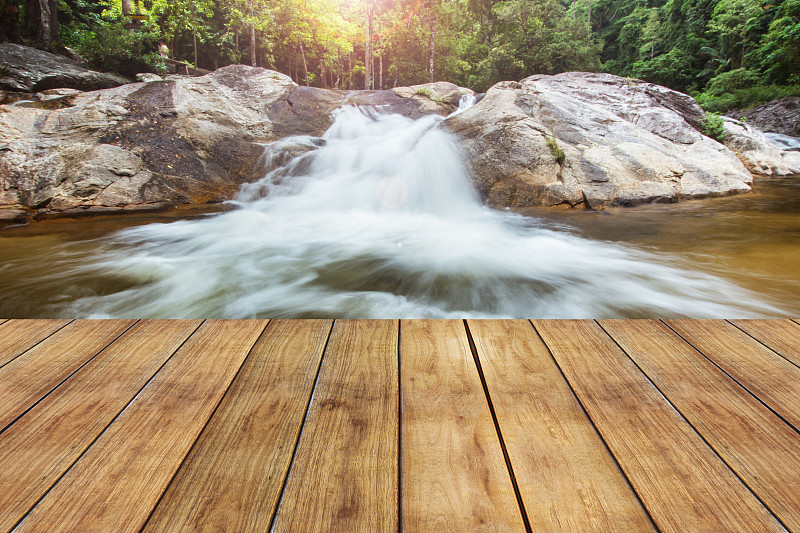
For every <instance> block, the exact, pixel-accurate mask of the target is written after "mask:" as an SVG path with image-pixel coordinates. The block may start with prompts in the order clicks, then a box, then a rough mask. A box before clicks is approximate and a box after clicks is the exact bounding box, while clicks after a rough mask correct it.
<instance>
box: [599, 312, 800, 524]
mask: <svg viewBox="0 0 800 533" xmlns="http://www.w3.org/2000/svg"><path fill="white" fill-rule="evenodd" d="M600 325H601V326H602V327H603V328H604V329H605V330H606V332H608V333H609V334H610V335H611V336H612V337H613V338H614V340H615V341H616V342H617V343H618V344H619V345H620V346H621V347H622V348H623V349H624V350H625V351H626V352H627V353H628V355H629V356H630V357H631V358H632V359H633V360H634V361H635V362H636V364H637V365H639V367H640V368H641V369H642V370H643V371H644V373H645V374H647V376H648V377H649V378H650V379H651V380H652V381H653V383H654V384H655V385H656V386H657V387H658V388H659V390H661V392H662V393H664V395H666V397H667V398H669V400H670V401H671V402H672V404H673V405H674V406H675V407H676V408H677V409H678V410H679V411H680V412H681V413H682V414H683V416H685V417H686V418H687V420H688V421H689V422H691V424H692V425H693V426H694V428H695V429H697V431H698V432H699V433H700V434H701V435H702V436H703V437H704V438H705V439H706V441H707V442H708V443H709V444H710V445H711V446H712V447H713V448H714V449H715V450H716V451H717V453H718V454H719V455H720V456H721V457H722V458H723V459H724V460H725V462H726V463H727V464H728V465H730V467H731V468H732V469H733V470H734V471H735V472H736V473H737V474H738V475H739V477H740V478H742V479H743V480H744V482H745V483H747V485H748V486H749V487H750V488H751V489H752V490H753V492H755V493H756V494H757V495H758V496H759V498H760V499H761V501H763V502H764V503H765V504H766V505H767V506H768V507H769V508H770V509H771V510H772V512H773V513H774V514H775V515H776V516H778V517H779V518H780V519H781V521H782V522H783V523H784V524H785V525H787V526H788V527H789V529H791V530H794V531H800V434H798V433H797V432H796V431H794V430H793V429H792V428H790V427H789V426H788V425H787V424H786V423H785V422H784V421H783V420H781V419H780V418H778V417H777V416H775V415H774V414H773V413H772V412H770V411H769V410H768V409H766V408H765V407H764V406H763V405H762V404H761V403H760V402H759V401H758V400H756V399H755V398H754V397H753V396H752V395H751V394H749V393H748V392H747V391H746V390H744V389H743V388H742V387H740V386H739V385H737V384H736V383H735V382H734V381H733V380H731V379H730V378H729V377H728V376H727V375H726V374H725V373H724V372H722V371H721V370H720V369H719V368H717V367H716V366H714V364H713V363H711V362H710V361H709V360H708V359H706V358H705V357H703V356H702V355H701V354H699V353H698V352H697V350H695V349H694V348H692V347H691V346H690V345H688V344H687V343H686V342H685V341H684V340H683V339H681V338H680V337H678V336H677V335H675V333H673V332H672V331H671V330H670V329H669V328H668V327H667V326H665V325H664V324H662V323H661V322H659V321H657V320H647V321H644V320H603V321H601V322H600Z"/></svg>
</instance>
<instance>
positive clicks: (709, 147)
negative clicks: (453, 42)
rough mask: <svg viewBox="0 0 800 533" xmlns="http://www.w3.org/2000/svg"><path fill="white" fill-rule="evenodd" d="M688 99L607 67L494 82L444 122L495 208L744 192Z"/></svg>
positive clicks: (744, 178)
mask: <svg viewBox="0 0 800 533" xmlns="http://www.w3.org/2000/svg"><path fill="white" fill-rule="evenodd" d="M703 116H704V113H703V110H702V109H701V108H700V107H699V106H698V105H697V103H696V102H695V101H694V100H693V99H692V98H691V97H689V96H687V95H685V94H682V93H678V92H676V91H672V90H670V89H667V88H665V87H661V86H658V85H654V84H650V83H644V82H641V81H638V80H632V79H628V78H621V77H618V76H613V75H611V74H588V73H576V72H573V73H565V74H559V75H556V76H545V75H536V76H531V77H529V78H525V79H524V80H522V81H521V82H519V83H517V82H501V83H499V84H497V85H495V86H494V87H492V88H491V89H490V90H489V91H488V92H487V93H486V96H484V98H483V99H482V100H481V101H480V102H479V103H478V104H476V105H475V106H473V107H471V108H470V109H467V110H466V111H464V112H462V113H459V114H456V115H454V116H452V117H450V118H448V119H447V120H445V121H444V124H445V125H446V126H447V127H448V128H449V129H450V130H451V131H452V132H453V133H455V134H456V135H457V136H458V137H459V139H460V140H461V146H462V148H463V150H464V153H465V154H466V156H467V161H468V163H469V165H470V167H471V169H472V173H473V178H474V181H475V184H476V186H477V188H478V190H479V191H480V193H481V194H482V195H483V197H484V198H485V199H486V201H487V202H488V203H489V204H490V205H492V206H496V207H500V206H519V207H522V206H534V205H559V204H564V205H570V206H577V205H583V206H586V207H599V206H613V205H635V204H640V203H645V202H673V201H677V200H678V199H681V198H697V197H705V196H718V195H725V194H731V193H736V192H744V191H748V190H750V185H749V184H750V183H751V182H752V176H751V175H750V173H749V172H748V171H747V169H746V168H745V167H744V166H743V165H742V163H741V162H740V161H739V159H737V157H736V155H735V154H734V153H733V152H732V151H731V150H729V149H728V148H726V147H725V146H723V145H722V144H720V143H718V142H716V141H714V140H712V139H710V138H708V137H706V136H704V135H702V134H701V133H700V132H699V131H698V128H700V125H701V123H702V119H703Z"/></svg>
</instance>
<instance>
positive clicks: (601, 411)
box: [533, 320, 783, 533]
mask: <svg viewBox="0 0 800 533" xmlns="http://www.w3.org/2000/svg"><path fill="white" fill-rule="evenodd" d="M533 323H534V326H535V327H536V329H537V330H538V331H539V333H540V334H541V336H542V338H543V340H544V341H545V344H547V346H548V348H549V349H550V351H551V352H552V354H553V356H554V357H555V359H556V361H557V362H558V364H559V366H560V367H561V369H562V370H563V372H564V375H565V376H566V377H567V379H568V380H569V382H570V383H571V385H572V387H573V389H574V390H575V393H576V394H577V396H578V398H579V399H580V400H581V402H582V403H583V405H584V407H585V408H586V410H587V412H588V413H589V416H591V417H592V420H593V421H594V423H595V425H596V426H597V428H598V431H600V433H601V434H602V436H603V438H604V439H605V441H606V443H608V446H609V448H610V449H611V451H612V453H614V455H615V457H616V458H617V461H618V462H619V464H620V465H621V467H622V468H623V470H624V471H625V473H626V474H627V476H628V479H630V481H631V483H632V484H633V487H634V489H635V490H636V492H637V493H638V494H639V496H640V498H641V499H642V501H643V503H644V505H645V506H646V507H647V509H648V510H649V512H650V515H651V516H652V518H653V520H654V522H655V523H656V525H657V527H658V529H659V530H660V531H662V532H676V533H690V532H707V531H725V532H730V533H733V532H742V533H748V532H752V531H765V532H766V531H775V532H778V531H782V530H783V528H782V527H781V525H780V524H779V523H778V522H777V520H776V519H775V518H774V517H773V516H772V515H771V514H770V513H769V512H768V511H767V509H766V508H765V507H764V506H763V505H761V503H759V502H758V500H757V499H756V498H755V497H753V495H752V494H751V493H750V491H749V490H748V489H747V488H746V487H745V486H744V485H743V484H742V483H741V481H740V480H739V479H738V478H737V477H736V476H735V475H734V474H733V472H731V471H730V469H728V467H727V466H726V465H725V464H724V463H723V462H722V461H721V460H720V459H719V457H718V456H717V455H716V454H715V453H714V452H713V451H712V450H711V449H710V448H709V447H708V446H707V445H706V444H705V443H704V442H703V441H702V440H701V439H700V437H699V436H698V435H697V434H696V433H695V432H694V431H693V430H692V428H691V427H690V426H689V425H688V424H687V423H686V421H685V420H684V419H683V418H682V417H681V416H680V415H679V414H678V413H677V412H676V411H675V409H674V408H673V407H672V406H671V405H670V404H669V403H668V402H666V401H665V400H664V398H663V396H662V395H661V394H660V393H659V392H658V390H657V389H656V388H655V387H653V385H652V384H651V383H650V382H649V381H648V380H647V378H646V377H645V376H644V375H643V374H642V373H641V371H639V369H638V368H637V367H636V366H635V365H634V364H633V362H632V361H631V360H630V359H629V358H628V357H627V356H626V355H625V353H624V352H623V351H622V350H620V348H619V347H618V346H617V345H616V344H615V343H614V342H613V340H612V339H611V338H609V337H608V336H607V335H606V333H605V332H604V331H603V330H602V329H601V328H600V327H599V326H598V325H597V324H595V323H594V322H591V321H580V320H558V321H554V320H535V321H533Z"/></svg>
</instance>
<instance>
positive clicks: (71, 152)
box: [0, 65, 295, 215]
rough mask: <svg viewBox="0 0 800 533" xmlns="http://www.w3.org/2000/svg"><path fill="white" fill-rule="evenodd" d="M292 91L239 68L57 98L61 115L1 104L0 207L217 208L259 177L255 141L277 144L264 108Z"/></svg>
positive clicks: (274, 78) (282, 81)
mask: <svg viewBox="0 0 800 533" xmlns="http://www.w3.org/2000/svg"><path fill="white" fill-rule="evenodd" d="M293 87H295V84H294V83H293V82H292V81H291V79H289V77H288V76H285V75H283V74H279V73H277V72H273V71H269V70H266V69H260V68H252V67H245V66H241V65H237V66H232V67H227V68H224V69H220V70H218V71H217V72H215V73H213V74H210V75H208V76H204V77H200V78H189V77H184V78H180V79H177V80H171V81H156V82H151V83H133V84H127V85H123V86H120V87H116V88H112V89H105V90H100V91H93V92H84V93H80V94H77V95H69V96H64V97H62V98H68V99H69V101H68V105H66V106H65V107H59V106H52V105H46V106H45V105H44V104H48V103H49V102H50V100H45V101H42V102H29V103H27V104H26V105H4V106H0V204H5V205H17V206H23V207H27V208H32V209H38V210H40V213H39V215H44V214H48V213H58V212H66V213H68V214H75V213H79V212H81V211H82V210H85V209H91V210H92V211H95V212H107V211H108V210H109V209H112V210H113V209H117V210H123V209H124V208H130V207H132V206H140V207H143V208H150V207H152V206H154V205H165V204H168V205H173V204H178V203H189V202H193V203H203V202H209V201H219V200H223V199H225V198H226V197H227V196H228V195H229V194H231V193H232V192H233V191H235V190H236V188H237V187H238V185H239V184H241V183H243V182H245V181H251V180H253V179H256V178H257V177H259V175H258V174H257V173H256V172H257V171H256V161H258V159H259V157H260V156H261V154H262V153H263V148H262V146H260V145H259V144H258V142H264V141H271V140H274V139H275V138H276V136H275V134H274V133H275V132H274V131H273V127H272V124H271V123H270V121H269V119H268V118H267V117H266V116H265V114H264V108H265V106H266V105H268V104H269V103H270V102H271V101H274V100H275V99H277V98H279V97H281V96H282V95H284V94H285V93H286V92H287V91H289V90H291V89H292V88H293Z"/></svg>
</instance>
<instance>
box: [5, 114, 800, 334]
mask: <svg viewBox="0 0 800 533" xmlns="http://www.w3.org/2000/svg"><path fill="white" fill-rule="evenodd" d="M441 120H442V118H441V117H436V116H426V117H423V118H421V119H419V120H416V121H414V120H411V119H407V118H404V117H402V116H399V115H391V114H382V113H379V112H378V111H375V110H370V109H357V108H352V107H349V108H343V109H341V110H339V111H338V114H337V115H336V118H335V122H334V124H333V125H332V126H331V128H330V129H329V130H328V131H327V132H326V133H325V134H324V135H323V137H322V138H321V139H318V138H311V137H295V138H290V139H286V140H284V141H281V142H279V143H275V144H273V145H270V146H269V147H267V149H266V153H265V157H266V158H268V159H269V158H273V159H275V158H279V157H281V156H282V154H284V153H285V149H286V148H287V147H289V146H291V147H292V150H294V152H295V153H299V155H297V156H296V157H294V158H293V159H291V160H290V161H289V162H288V163H287V164H285V165H282V166H280V167H278V168H276V169H275V170H273V171H272V172H270V173H268V174H267V175H266V176H265V177H264V178H263V179H262V180H260V181H259V182H257V183H253V184H248V185H245V186H244V187H242V189H241V190H240V192H239V193H238V195H237V197H236V198H235V199H234V200H233V201H232V202H230V203H229V204H228V207H229V209H228V210H226V211H223V212H215V213H196V212H190V211H186V210H178V211H173V212H170V213H166V214H161V215H150V216H149V218H141V217H133V216H132V217H126V218H125V220H121V219H111V218H107V219H96V220H79V221H60V222H56V221H54V222H47V223H38V224H32V225H31V226H29V227H27V228H9V229H5V230H2V231H0V254H1V255H2V257H3V258H4V259H2V260H1V261H0V316H5V317H23V316H36V317H44V316H78V317H169V318H182V317H227V318H246V317H297V318H306V317H355V318H383V317H390V318H398V317H399V318H406V317H553V318H567V317H568V318H584V317H595V318H596V317H679V316H684V317H746V316H787V315H795V316H796V315H798V314H800V305H798V303H797V302H798V300H800V298H798V295H800V287H798V283H799V282H798V279H800V273H798V271H797V269H798V267H797V265H798V264H800V256H798V249H800V246H798V244H800V215H799V213H800V206H798V205H797V202H796V201H795V202H794V203H792V202H791V201H788V200H786V201H784V202H783V203H781V200H777V199H776V198H778V197H776V198H773V197H772V196H771V194H772V193H770V192H767V193H766V194H765V193H764V192H763V191H764V190H766V191H773V190H778V189H781V188H783V189H786V188H788V189H789V193H794V198H798V197H800V194H798V193H800V188H798V187H797V186H796V182H794V181H793V180H792V179H786V180H783V181H779V180H772V181H770V182H769V184H767V186H766V188H765V189H763V188H762V189H763V190H762V192H758V193H756V194H751V195H745V196H743V197H741V198H744V200H740V199H738V197H737V199H734V198H726V199H716V200H705V201H694V202H686V203H684V204H678V205H670V206H643V207H640V208H635V209H626V210H621V209H614V210H609V211H605V212H596V213H589V212H586V211H583V210H570V211H557V210H556V211H554V210H552V209H551V210H542V209H531V210H524V211H522V212H512V211H508V210H506V211H497V210H492V209H489V208H487V207H485V206H484V205H482V203H481V201H480V199H479V198H478V196H477V194H476V193H475V191H474V190H473V188H472V187H471V184H470V181H469V177H468V174H467V170H466V168H465V166H464V163H463V160H464V158H463V155H462V154H461V153H459V150H458V147H457V144H456V142H455V140H454V139H453V138H452V137H451V136H450V135H449V134H448V133H446V132H445V131H443V130H442V129H440V128H439V127H438V124H439V123H440V122H441ZM268 163H269V161H268ZM767 181H769V180H767ZM770 187H771V188H770ZM776 188H777V189H776ZM781 190H782V189H781ZM780 198H783V196H780ZM737 202H738V203H737ZM748 202H749V203H748ZM759 202H761V203H759ZM787 202H788V203H787ZM765 206H772V207H765ZM184 217H185V218H184ZM154 220H155V221H157V222H154ZM145 222H147V223H145ZM765 225H766V231H765V230H764V227H765ZM122 226H124V227H122ZM758 228H760V229H758ZM770 245H771V246H772V247H771V248H769V246H770ZM745 249H746V250H745ZM742 258H745V259H742Z"/></svg>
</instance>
